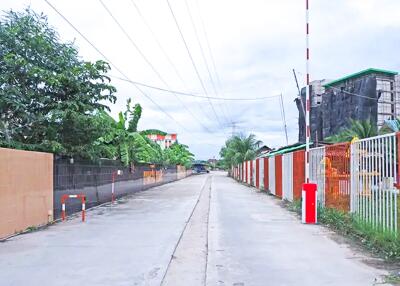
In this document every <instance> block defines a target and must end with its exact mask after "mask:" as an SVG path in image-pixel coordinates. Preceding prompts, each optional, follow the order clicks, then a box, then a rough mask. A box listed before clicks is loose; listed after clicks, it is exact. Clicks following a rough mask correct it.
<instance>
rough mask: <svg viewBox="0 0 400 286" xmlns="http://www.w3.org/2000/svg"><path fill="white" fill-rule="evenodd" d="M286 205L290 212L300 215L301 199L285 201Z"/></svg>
mask: <svg viewBox="0 0 400 286" xmlns="http://www.w3.org/2000/svg"><path fill="white" fill-rule="evenodd" d="M286 207H287V208H288V210H290V211H291V212H295V213H297V214H299V215H301V200H294V201H293V202H289V201H288V202H287V204H286Z"/></svg>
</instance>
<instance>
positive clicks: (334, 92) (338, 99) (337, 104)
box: [296, 68, 400, 142]
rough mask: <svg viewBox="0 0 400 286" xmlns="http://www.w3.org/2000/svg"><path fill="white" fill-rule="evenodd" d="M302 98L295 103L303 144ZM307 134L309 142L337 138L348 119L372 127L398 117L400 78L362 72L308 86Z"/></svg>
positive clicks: (389, 73) (384, 72)
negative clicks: (309, 89) (308, 116)
mask: <svg viewBox="0 0 400 286" xmlns="http://www.w3.org/2000/svg"><path fill="white" fill-rule="evenodd" d="M305 98H306V90H305V88H303V89H302V90H301V98H297V99H296V104H297V109H298V110H299V122H298V125H299V142H305V139H306V138H305V137H306V136H305V120H304V118H305V117H304V110H305ZM310 101H311V105H310V131H311V132H310V133H311V140H312V141H313V142H319V141H323V140H324V139H325V138H327V137H329V136H331V135H334V134H337V133H338V132H339V131H340V129H342V128H344V127H346V126H348V124H349V121H350V119H355V120H370V121H371V122H372V123H373V124H376V127H378V128H380V127H382V126H383V125H384V123H385V120H393V119H395V118H397V117H399V116H400V77H399V76H398V73H397V72H395V71H388V70H382V69H374V68H370V69H366V70H362V71H360V72H357V73H354V74H350V75H347V76H344V77H342V78H339V79H337V80H333V81H329V80H316V81H313V82H311V93H310Z"/></svg>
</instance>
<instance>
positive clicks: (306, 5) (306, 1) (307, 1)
mask: <svg viewBox="0 0 400 286" xmlns="http://www.w3.org/2000/svg"><path fill="white" fill-rule="evenodd" d="M306 9H307V10H308V0H306Z"/></svg>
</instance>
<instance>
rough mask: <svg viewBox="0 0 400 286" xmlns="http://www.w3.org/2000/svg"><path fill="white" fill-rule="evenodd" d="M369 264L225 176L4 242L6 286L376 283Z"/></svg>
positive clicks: (192, 180)
mask: <svg viewBox="0 0 400 286" xmlns="http://www.w3.org/2000/svg"><path fill="white" fill-rule="evenodd" d="M361 259H362V256H360V255H359V254H357V253H353V252H352V251H351V250H350V249H349V248H348V247H347V246H346V245H343V244H338V243H336V242H334V241H333V240H331V239H330V238H329V232H328V231H327V230H325V229H324V228H323V227H320V226H308V225H302V224H300V222H299V221H298V219H297V218H296V217H295V216H294V215H292V214H290V213H288V212H287V211H286V210H284V209H282V208H281V207H280V206H278V204H277V200H276V199H275V198H273V197H270V196H267V195H265V194H261V193H258V192H256V191H255V190H254V189H251V188H248V187H246V186H243V185H240V184H238V183H236V182H235V181H234V180H232V179H230V178H228V177H226V174H225V173H222V172H219V173H212V174H210V175H200V176H192V177H189V178H186V179H184V180H181V181H178V182H175V183H171V184H168V185H164V186H160V187H157V188H154V189H151V190H148V191H145V192H142V193H137V194H135V195H133V196H131V197H129V198H125V199H123V200H121V201H120V202H119V203H118V204H117V205H113V206H110V205H106V206H102V207H99V208H97V209H95V210H92V211H89V212H88V214H87V222H86V223H81V222H80V221H79V218H73V219H71V220H69V221H67V222H66V223H57V224H55V225H53V226H51V227H49V228H47V229H44V230H40V231H37V232H33V233H29V234H25V235H20V236H16V237H14V238H12V239H10V240H8V241H6V242H3V243H0V285H1V286H3V285H5V286H9V285H10V286H11V285H18V286H20V285H32V286H36V285H41V286H47V285H49V286H58V285H85V286H91V285H109V286H119V285H185V286H187V285H189V286H196V285H213V286H214V285H235V286H242V285H243V286H244V285H296V286H297V285H373V283H374V281H375V278H378V277H379V276H381V275H382V274H384V273H383V272H381V271H379V270H376V269H374V268H371V267H369V266H366V265H365V264H363V263H362V262H361Z"/></svg>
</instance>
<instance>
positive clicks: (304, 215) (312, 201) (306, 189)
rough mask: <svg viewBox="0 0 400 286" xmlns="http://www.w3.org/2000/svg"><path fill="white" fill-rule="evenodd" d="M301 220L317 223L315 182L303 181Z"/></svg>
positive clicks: (307, 222)
mask: <svg viewBox="0 0 400 286" xmlns="http://www.w3.org/2000/svg"><path fill="white" fill-rule="evenodd" d="M301 222H302V223H306V224H315V223H317V184H312V183H304V184H303V186H302V202H301Z"/></svg>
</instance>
